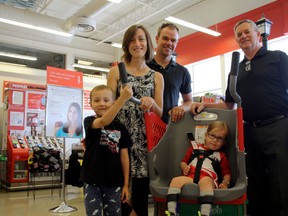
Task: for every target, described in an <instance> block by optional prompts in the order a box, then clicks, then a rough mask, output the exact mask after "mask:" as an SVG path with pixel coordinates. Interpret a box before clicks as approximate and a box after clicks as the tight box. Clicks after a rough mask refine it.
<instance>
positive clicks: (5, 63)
mask: <svg viewBox="0 0 288 216" xmlns="http://www.w3.org/2000/svg"><path fill="white" fill-rule="evenodd" d="M0 64H2V65H8V66H16V67H27V65H24V64H15V63H9V62H0Z"/></svg>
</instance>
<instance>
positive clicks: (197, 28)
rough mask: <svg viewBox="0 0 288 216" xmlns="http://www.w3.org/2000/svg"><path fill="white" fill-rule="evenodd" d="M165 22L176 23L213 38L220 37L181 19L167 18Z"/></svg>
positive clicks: (216, 33) (209, 30)
mask: <svg viewBox="0 0 288 216" xmlns="http://www.w3.org/2000/svg"><path fill="white" fill-rule="evenodd" d="M165 20H168V21H170V22H173V23H176V24H179V25H182V26H185V27H188V28H191V29H194V30H197V31H200V32H203V33H206V34H209V35H212V36H215V37H218V36H220V35H221V33H219V32H217V31H213V30H211V29H208V28H204V27H202V26H198V25H195V24H193V23H190V22H186V21H184V20H181V19H178V18H175V17H172V16H169V17H167V18H166V19H165Z"/></svg>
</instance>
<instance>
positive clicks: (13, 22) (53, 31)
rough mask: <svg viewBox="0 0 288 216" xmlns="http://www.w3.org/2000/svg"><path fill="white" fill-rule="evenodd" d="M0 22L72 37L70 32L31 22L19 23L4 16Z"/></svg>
mask: <svg viewBox="0 0 288 216" xmlns="http://www.w3.org/2000/svg"><path fill="white" fill-rule="evenodd" d="M0 22H2V23H6V24H10V25H15V26H20V27H24V28H28V29H33V30H37V31H42V32H46V33H50V34H55V35H60V36H64V37H72V36H73V35H72V34H71V33H67V32H60V31H56V30H53V29H48V28H44V27H39V26H35V25H31V24H26V23H21V22H17V21H13V20H8V19H4V18H0Z"/></svg>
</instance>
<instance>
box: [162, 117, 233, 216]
mask: <svg viewBox="0 0 288 216" xmlns="http://www.w3.org/2000/svg"><path fill="white" fill-rule="evenodd" d="M228 135H229V128H228V125H227V124H226V123H224V122H222V121H214V122H212V123H210V124H209V126H208V128H207V131H206V133H205V139H204V143H203V144H196V142H195V141H191V146H190V147H189V149H188V150H187V151H186V154H185V157H184V158H183V160H182V161H181V163H180V167H181V169H182V171H183V176H178V177H174V178H173V179H172V181H171V183H170V185H169V189H168V195H167V202H168V204H167V205H168V211H166V214H167V215H176V206H177V201H178V199H179V194H180V193H181V188H182V187H183V186H184V185H185V184H188V183H196V184H198V186H199V190H200V196H199V203H200V205H201V207H200V210H201V215H202V216H209V215H210V212H211V208H212V203H213V189H215V188H223V189H227V188H228V187H229V184H230V180H231V171H230V165H229V161H228V159H227V157H226V155H225V153H224V152H223V151H221V150H220V149H221V148H222V147H223V146H224V145H225V144H226V142H227V137H228ZM219 168H220V169H219ZM218 170H219V171H220V173H219V171H218Z"/></svg>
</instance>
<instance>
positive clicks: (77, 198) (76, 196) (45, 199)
mask: <svg viewBox="0 0 288 216" xmlns="http://www.w3.org/2000/svg"><path fill="white" fill-rule="evenodd" d="M61 192H62V191H61V189H59V190H58V189H54V191H53V195H51V189H41V190H36V191H35V200H34V199H33V192H30V194H29V196H27V191H13V192H7V191H4V190H1V191H0V215H1V216H46V215H48V216H49V215H57V216H80V215H81V216H85V208H84V203H83V191H82V188H78V187H73V186H69V185H68V186H67V187H66V190H65V194H66V196H65V200H64V199H62V198H61V197H60V196H59V195H60V194H61ZM61 204H64V207H65V204H66V205H67V206H71V207H75V208H77V211H74V212H69V213H51V212H50V211H49V210H51V209H53V208H55V207H60V205H61ZM153 215H154V210H153V204H149V216H153Z"/></svg>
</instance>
